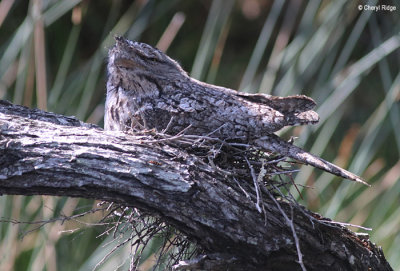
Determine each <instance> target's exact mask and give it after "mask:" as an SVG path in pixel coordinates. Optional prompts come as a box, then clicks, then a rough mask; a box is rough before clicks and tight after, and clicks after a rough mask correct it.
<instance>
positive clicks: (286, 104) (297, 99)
mask: <svg viewBox="0 0 400 271" xmlns="http://www.w3.org/2000/svg"><path fill="white" fill-rule="evenodd" d="M236 95H237V96H239V97H241V98H243V99H245V100H247V101H250V102H253V103H258V104H264V105H267V106H269V107H271V108H273V109H275V110H277V111H279V112H281V113H283V114H285V113H300V112H306V111H309V110H311V109H313V108H314V107H315V105H316V103H315V102H314V100H313V99H311V98H310V97H307V96H305V95H294V96H288V97H278V96H272V95H266V94H250V93H244V92H237V93H236Z"/></svg>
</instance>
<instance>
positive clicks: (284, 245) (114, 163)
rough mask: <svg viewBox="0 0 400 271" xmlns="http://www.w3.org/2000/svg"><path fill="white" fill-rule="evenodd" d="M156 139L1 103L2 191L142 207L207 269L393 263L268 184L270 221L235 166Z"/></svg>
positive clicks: (347, 267)
mask: <svg viewBox="0 0 400 271" xmlns="http://www.w3.org/2000/svg"><path fill="white" fill-rule="evenodd" d="M152 139H153V138H152V135H147V136H133V135H127V134H123V133H119V132H105V131H103V130H102V129H100V128H98V127H97V126H94V125H89V124H85V123H83V122H80V121H78V120H77V119H75V118H73V117H65V116H61V115H56V114H52V113H47V112H43V111H40V110H32V109H28V108H26V107H21V106H16V105H12V104H10V103H8V102H5V101H0V194H19V195H54V196H56V195H57V196H71V197H83V198H94V199H101V200H107V201H111V202H117V203H121V204H123V205H125V206H133V207H137V208H140V209H142V210H145V211H147V212H149V213H151V214H153V215H156V216H160V217H162V218H163V219H164V220H165V221H166V222H167V223H170V224H172V225H174V226H175V227H176V228H177V229H179V230H180V231H181V232H183V233H184V234H186V235H188V236H189V238H191V239H192V240H194V241H196V242H197V243H198V244H199V245H200V246H201V247H202V248H203V249H204V250H205V251H207V252H208V255H207V257H201V258H199V259H200V260H199V261H198V262H196V264H197V265H199V264H201V266H202V268H207V266H208V265H207V264H211V263H212V262H213V261H214V262H218V263H221V262H224V263H225V265H223V266H222V267H221V270H226V269H227V268H229V270H252V269H254V270H298V269H300V268H301V267H300V264H299V263H298V260H299V259H301V260H302V263H301V264H302V265H304V267H305V268H307V270H391V268H390V266H389V264H388V263H387V261H386V260H385V258H384V256H383V252H382V250H381V249H380V248H377V247H376V246H375V245H374V244H372V243H371V242H369V240H363V239H361V238H359V237H358V236H357V235H356V234H354V233H353V232H351V231H349V230H347V229H346V228H344V227H342V226H339V225H336V224H333V223H330V221H329V220H328V219H325V218H322V217H321V216H319V215H317V214H314V213H311V212H309V211H307V210H305V209H304V208H302V207H300V206H299V205H296V204H294V203H291V202H287V201H285V200H279V198H276V197H273V198H270V197H268V195H267V194H268V193H269V192H268V191H267V190H266V189H264V190H263V193H264V197H263V204H264V206H263V207H264V210H265V212H266V213H265V216H266V219H264V214H260V212H258V211H257V208H256V205H255V204H254V202H253V201H252V200H251V199H250V198H249V197H248V196H247V197H246V194H245V193H243V190H242V187H240V186H239V185H238V183H237V180H235V178H233V177H232V176H229V173H227V172H225V173H224V171H222V170H217V169H216V167H213V166H212V165H211V164H210V163H207V162H206V161H205V160H204V159H203V158H201V157H198V156H196V155H193V154H191V153H188V152H187V151H186V150H184V149H182V148H179V147H177V146H176V144H170V143H169V142H168V141H166V142H164V143H163V144H159V143H157V140H152ZM149 142H153V143H152V144H150V143H149ZM265 190H266V191H265ZM269 195H271V194H269ZM282 212H283V213H284V214H285V215H283V213H282ZM285 217H286V219H285ZM290 221H291V222H290ZM292 229H294V230H295V232H296V234H295V236H296V237H297V238H296V239H298V242H295V239H294V237H293V236H294V235H293V231H292ZM296 244H297V246H296ZM298 249H299V250H300V251H301V253H302V257H299V254H298ZM207 260H208V262H207ZM182 265H184V263H182V264H181V265H180V266H182ZM213 266H214V268H215V269H217V268H216V266H217V265H213ZM177 268H180V267H177Z"/></svg>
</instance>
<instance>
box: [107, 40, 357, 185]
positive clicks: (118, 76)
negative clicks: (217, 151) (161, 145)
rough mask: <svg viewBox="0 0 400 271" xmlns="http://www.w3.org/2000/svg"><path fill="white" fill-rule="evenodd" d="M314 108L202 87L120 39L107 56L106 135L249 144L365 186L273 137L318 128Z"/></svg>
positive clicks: (145, 48)
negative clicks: (180, 136) (139, 133)
mask: <svg viewBox="0 0 400 271" xmlns="http://www.w3.org/2000/svg"><path fill="white" fill-rule="evenodd" d="M314 106H315V102H314V101H313V100H312V99H311V98H309V97H307V96H304V95H297V96H289V97H274V96H270V95H264V94H247V93H240V92H237V91H234V90H231V89H227V88H223V87H219V86H214V85H209V84H206V83H203V82H200V81H198V80H195V79H193V78H191V77H189V76H188V75H187V74H186V72H185V71H183V69H182V68H181V67H180V66H179V64H178V63H176V62H175V61H174V60H172V59H171V58H169V57H168V56H167V55H165V54H164V53H162V52H161V51H159V50H157V49H155V48H153V47H151V46H149V45H147V44H145V43H139V42H133V41H129V40H126V39H124V38H122V37H117V38H116V45H115V46H114V47H113V48H111V49H110V51H109V58H108V81H107V100H106V109H105V117H104V128H105V129H106V130H121V131H130V130H136V129H139V130H141V129H144V128H145V129H152V128H155V129H156V130H158V131H162V130H164V129H166V128H167V126H168V130H167V131H166V132H167V133H169V134H177V133H179V132H181V131H182V130H184V129H187V130H186V131H185V132H186V134H196V135H212V136H214V137H218V138H221V139H224V140H228V139H229V140H238V141H242V142H243V141H245V142H249V143H252V144H255V145H257V146H259V147H262V148H264V149H265V150H269V151H275V152H278V153H281V154H282V155H285V156H288V157H291V158H293V159H295V160H298V161H300V162H304V163H306V164H309V165H312V166H315V167H318V168H321V169H323V170H325V171H328V172H330V173H333V174H335V175H338V176H341V177H344V178H347V179H350V180H354V181H357V182H362V183H364V182H363V181H362V180H361V178H359V177H358V176H356V175H354V174H352V173H351V172H348V171H346V170H344V169H341V168H339V167H337V166H335V165H333V164H331V163H329V162H327V161H325V160H323V159H321V158H319V157H317V156H314V155H312V154H310V153H308V152H306V151H304V150H302V149H300V148H298V147H296V146H293V145H291V144H290V143H288V142H286V141H284V140H282V139H280V138H279V137H278V136H276V135H274V134H273V133H274V132H276V131H278V130H280V129H281V128H283V127H285V126H294V125H304V124H314V123H317V122H318V120H319V117H318V114H317V113H316V112H314V111H312V108H313V107H314ZM188 127H189V128H188Z"/></svg>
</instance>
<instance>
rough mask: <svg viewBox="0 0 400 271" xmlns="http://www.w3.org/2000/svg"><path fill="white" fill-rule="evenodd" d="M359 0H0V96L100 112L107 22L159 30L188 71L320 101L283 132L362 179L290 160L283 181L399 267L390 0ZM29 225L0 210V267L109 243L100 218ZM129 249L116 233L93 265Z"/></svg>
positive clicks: (30, 210)
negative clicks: (383, 6) (294, 168)
mask: <svg viewBox="0 0 400 271" xmlns="http://www.w3.org/2000/svg"><path fill="white" fill-rule="evenodd" d="M364 2H366V1H319V0H311V1H267V0H237V1H235V0H229V1H224V0H209V1H183V0H172V1H161V0H159V1H156V0H137V1H123V0H116V1H111V0H109V1H79V0H69V1H61V0H60V1H56V0H52V1H41V0H31V1H29V4H28V5H27V1H12V0H11V1H6V0H3V1H1V2H0V98H1V99H7V100H11V101H12V102H14V103H18V104H24V105H26V106H30V107H40V108H43V109H47V110H49V111H53V112H57V113H61V114H68V115H76V116H77V117H78V118H80V119H82V120H84V121H88V122H93V123H96V124H99V125H101V124H102V117H103V108H104V107H103V104H104V98H105V77H106V73H105V64H106V56H107V48H109V47H110V46H112V44H113V36H114V35H125V36H126V37H127V38H130V39H135V40H140V41H143V42H147V43H149V44H152V45H156V44H157V43H158V42H159V41H160V38H161V37H162V36H163V35H164V37H167V38H170V39H171V40H172V43H171V44H169V43H168V42H167V43H161V41H160V43H159V44H160V46H161V45H162V44H164V45H162V46H165V47H164V48H163V49H164V50H167V49H168V54H169V55H170V56H171V57H173V58H175V59H177V60H179V61H180V62H181V64H182V65H183V67H185V69H186V70H187V71H191V73H192V76H194V77H196V78H198V79H200V80H205V81H208V82H210V83H214V84H219V85H223V86H226V87H230V88H234V89H239V90H241V91H249V92H258V91H259V92H262V93H270V94H274V95H290V94H296V93H305V94H307V95H309V96H311V97H313V98H314V99H315V100H316V101H317V103H318V105H319V106H318V109H317V111H318V113H319V114H320V116H321V122H320V124H318V125H316V126H314V127H299V128H296V129H291V130H290V131H288V130H285V131H282V134H287V136H289V135H292V134H294V135H297V136H299V139H298V140H297V141H296V144H298V145H304V146H306V149H308V150H311V151H312V152H313V153H315V154H317V155H321V156H323V157H325V158H326V159H327V160H330V161H334V162H335V163H337V164H339V165H341V166H343V167H346V168H349V169H350V170H351V171H353V172H354V173H357V174H359V175H361V176H363V177H364V178H365V179H366V180H367V182H369V183H371V184H372V188H366V187H362V186H360V185H358V184H353V183H350V182H347V181H344V180H340V179H338V178H337V177H333V176H332V175H328V174H325V173H323V174H321V172H319V171H316V170H312V169H311V168H309V167H303V168H302V170H301V172H300V173H299V174H298V175H297V177H296V182H297V183H298V184H301V185H305V186H312V187H313V188H308V187H307V188H306V187H305V186H304V187H303V186H299V187H298V188H299V189H300V191H301V193H302V197H301V198H300V197H299V195H298V192H297V191H296V190H295V189H293V191H292V192H293V194H294V195H297V196H298V197H299V201H300V202H302V204H304V205H306V206H307V207H308V208H311V209H313V210H315V211H318V212H320V213H321V214H323V215H325V216H328V217H331V218H333V219H335V220H338V221H342V222H348V223H353V224H359V225H363V226H365V227H371V228H372V229H373V230H372V231H371V232H370V235H371V238H372V240H373V241H374V242H376V243H378V244H379V245H381V246H383V250H384V252H385V255H386V257H387V259H388V260H389V261H390V263H391V264H392V267H393V268H394V269H399V268H400V258H399V257H398V251H400V245H399V244H400V242H399V241H400V234H399V233H400V226H399V225H400V214H399V208H398V199H399V197H400V182H399V176H400V163H399V154H400V136H399V135H400V126H399V123H400V120H399V119H400V112H399V110H400V109H399V103H398V101H399V98H400V73H399V70H400V50H399V47H400V32H399V31H400V20H399V19H400V6H399V4H398V3H397V2H396V1H387V2H389V5H392V6H396V5H397V6H396V8H397V10H395V11H392V12H390V11H383V10H380V11H378V12H373V11H366V10H361V11H360V10H359V8H358V7H359V5H361V7H362V9H364V7H365V5H364V4H365V3H364ZM369 3H370V6H372V5H374V3H375V4H376V3H377V1H369ZM178 12H180V13H179V14H180V15H179V16H181V15H182V14H184V15H185V16H186V20H185V21H184V23H183V25H182V27H180V24H179V22H177V20H174V19H173V18H175V19H176V18H177V17H174V15H176V14H177V13H178ZM180 18H181V19H182V17H180ZM170 22H172V23H171V24H170ZM168 25H169V27H167V26H168ZM175 32H177V35H176V36H175V35H174V33H175ZM164 41H165V40H164ZM0 202H1V205H0V206H1V207H0V212H1V216H2V217H3V218H6V219H12V220H18V221H40V220H43V219H51V218H54V217H57V216H59V215H60V214H66V215H71V214H74V213H76V212H79V208H82V207H87V206H88V204H89V205H92V203H88V201H87V200H78V199H65V198H50V197H20V196H15V197H12V196H3V197H1V198H0ZM77 209H78V210H77ZM87 220H88V221H89V222H88V224H90V223H91V222H94V221H95V218H87ZM33 228H35V225H27V224H15V225H14V224H12V223H0V239H1V242H0V255H1V256H0V265H1V266H2V268H3V267H5V269H2V270H13V269H14V270H90V269H92V268H94V266H95V265H96V263H97V262H99V261H100V260H101V258H102V257H103V256H104V255H105V254H106V253H107V251H108V250H109V249H111V248H109V246H108V247H107V246H106V247H103V245H104V244H106V243H107V242H109V241H110V240H109V238H106V237H101V238H95V237H96V236H97V235H98V234H99V233H100V232H101V229H98V228H96V227H94V228H93V227H87V226H86V224H83V223H81V222H77V221H72V222H71V221H70V222H66V223H63V224H61V223H59V222H55V223H52V224H47V225H45V226H44V227H43V228H41V229H40V230H37V231H32V232H30V233H29V234H26V235H25V236H24V237H23V239H21V236H20V235H21V234H23V233H26V232H27V231H30V230H32V229H33ZM78 228H82V229H78ZM156 242H157V240H156ZM66 248H67V249H66ZM129 255H130V248H129V246H128V248H121V249H120V250H118V251H117V252H116V253H115V254H113V255H112V256H111V257H110V258H109V259H108V260H107V261H106V262H105V264H104V265H103V266H100V267H99V268H98V269H99V270H112V269H114V268H117V266H120V265H122V266H124V267H123V268H122V269H123V270H126V269H127V266H128V265H129V261H127V262H125V261H126V259H127V258H128V257H129ZM149 255H150V254H149ZM144 266H146V268H149V267H150V266H151V256H148V260H147V261H144V263H143V268H145V267H144Z"/></svg>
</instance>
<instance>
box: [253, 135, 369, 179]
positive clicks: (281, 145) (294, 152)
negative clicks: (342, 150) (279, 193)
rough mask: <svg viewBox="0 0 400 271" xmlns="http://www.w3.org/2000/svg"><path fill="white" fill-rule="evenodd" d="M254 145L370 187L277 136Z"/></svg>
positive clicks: (268, 137) (261, 139)
mask: <svg viewBox="0 0 400 271" xmlns="http://www.w3.org/2000/svg"><path fill="white" fill-rule="evenodd" d="M254 143H255V144H256V145H257V146H259V147H261V148H263V149H266V150H269V151H273V152H277V153H280V154H282V155H284V156H287V157H290V158H293V159H294V160H297V161H299V162H302V163H305V164H307V165H311V166H314V167H316V168H319V169H322V170H325V171H327V172H329V173H332V174H334V175H337V176H339V177H342V178H345V179H348V180H352V181H355V182H358V183H362V184H364V185H367V186H370V185H369V184H367V183H366V182H364V181H363V180H362V179H361V177H359V176H357V175H355V174H353V173H351V172H350V171H347V170H345V169H343V168H341V167H338V166H336V165H334V164H332V163H330V162H328V161H325V160H324V159H322V158H320V157H318V156H315V155H313V154H311V153H309V152H306V151H305V150H303V149H301V148H299V147H297V146H294V145H292V144H290V143H289V142H286V141H284V140H283V139H281V138H279V137H278V136H276V135H274V134H271V135H268V136H266V137H262V138H259V139H257V140H255V141H254Z"/></svg>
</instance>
